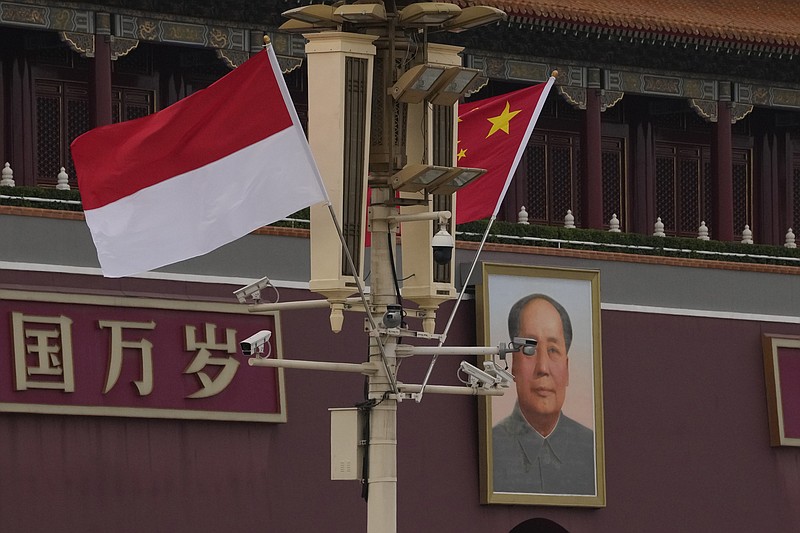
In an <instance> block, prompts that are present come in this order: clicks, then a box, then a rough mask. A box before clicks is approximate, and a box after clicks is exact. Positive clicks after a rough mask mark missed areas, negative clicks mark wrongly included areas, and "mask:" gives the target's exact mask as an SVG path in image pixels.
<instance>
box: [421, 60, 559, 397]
mask: <svg viewBox="0 0 800 533" xmlns="http://www.w3.org/2000/svg"><path fill="white" fill-rule="evenodd" d="M556 76H558V71H557V70H554V71H553V73H552V75H551V76H550V78H549V79H548V80H547V85H546V86H545V88H544V90H543V91H542V95H541V97H540V98H539V100H538V101H537V102H536V108H535V109H534V111H533V114H532V115H531V120H530V121H529V122H528V126H527V128H526V130H525V135H524V136H523V140H522V142H521V143H520V145H519V148H518V149H517V153H516V155H515V156H514V162H513V164H512V165H511V169H510V170H509V173H508V176H507V177H506V181H505V183H504V184H503V190H502V191H501V192H500V196H499V198H498V199H497V204H495V206H494V211H493V212H492V216H491V218H489V223H488V224H487V225H486V230H484V232H483V237H482V238H481V242H480V245H478V250H477V251H476V252H475V257H474V258H473V259H472V264H471V265H470V267H469V273H468V274H467V278H466V279H465V280H464V284H463V286H462V287H461V291H459V293H458V298H457V299H456V303H455V304H454V305H453V310H452V311H451V312H450V317H449V318H448V319H447V324H446V325H445V327H444V331H442V334H441V336H440V337H439V346H442V345H443V344H444V341H445V340H446V339H447V333H448V332H449V331H450V326H451V325H452V324H453V320H454V319H455V316H456V312H457V311H458V307H459V305H461V301H462V300H463V298H464V293H465V292H466V290H467V286H468V285H469V280H470V278H471V277H472V273H473V272H474V271H475V266H476V265H477V264H478V259H479V258H480V256H481V252H482V251H483V246H484V244H486V238H487V237H488V236H489V231H490V230H491V229H492V225H493V224H494V221H495V219H496V218H497V213H499V212H500V206H501V205H502V204H503V200H505V197H506V193H507V192H508V187H509V186H510V185H511V180H512V179H513V178H514V172H515V171H516V168H517V165H518V164H519V161H520V159H521V158H522V154H523V152H524V151H525V148H526V147H527V145H528V140H529V139H530V137H531V133H533V128H534V127H535V126H536V121H537V120H538V118H539V114H540V113H541V112H542V107H544V102H545V100H546V99H547V95H548V94H549V93H550V88H551V87H552V86H553V84H554V83H555V80H556ZM456 209H458V204H456ZM438 357H439V356H438V354H434V355H433V357H432V358H431V363H430V365H428V370H427V372H426V373H425V379H424V380H423V381H422V385H421V387H420V390H419V392H418V393H417V394H416V395H415V396H414V400H416V402H417V403H419V402H421V401H422V395H423V394H424V393H425V387H426V385H427V384H428V379H429V378H430V376H431V373H432V372H433V366H434V365H435V364H436V360H437V359H438Z"/></svg>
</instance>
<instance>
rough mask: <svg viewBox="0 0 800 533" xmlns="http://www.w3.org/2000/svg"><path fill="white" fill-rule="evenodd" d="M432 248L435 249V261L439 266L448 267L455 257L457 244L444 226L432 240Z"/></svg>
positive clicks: (440, 227)
mask: <svg viewBox="0 0 800 533" xmlns="http://www.w3.org/2000/svg"><path fill="white" fill-rule="evenodd" d="M431 247H432V248H433V260H434V261H435V262H436V264H437V265H446V264H448V263H449V262H450V259H452V257H453V248H454V247H455V242H454V240H453V236H452V235H450V233H448V232H447V230H446V229H445V228H444V225H442V226H439V231H437V232H436V235H434V236H433V238H432V239H431Z"/></svg>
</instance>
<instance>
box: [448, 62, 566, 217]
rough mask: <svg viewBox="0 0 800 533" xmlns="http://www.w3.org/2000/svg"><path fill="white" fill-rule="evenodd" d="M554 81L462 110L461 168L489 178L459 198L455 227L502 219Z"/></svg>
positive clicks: (477, 102) (461, 105) (461, 193)
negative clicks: (499, 216) (500, 215)
mask: <svg viewBox="0 0 800 533" xmlns="http://www.w3.org/2000/svg"><path fill="white" fill-rule="evenodd" d="M554 81H555V78H552V77H551V78H550V79H549V80H548V81H547V82H545V83H541V84H539V85H534V86H533V87H528V88H526V89H522V90H519V91H514V92H511V93H508V94H504V95H500V96H495V97H492V98H487V99H485V100H478V101H476V102H470V103H467V104H459V106H458V148H457V151H458V161H457V163H458V166H460V167H470V168H485V169H486V170H487V172H486V174H484V175H483V176H481V177H480V178H478V179H477V180H475V181H473V182H472V183H470V184H469V185H467V186H465V187H464V188H463V189H460V190H459V191H458V192H457V193H456V199H457V203H456V223H457V224H463V223H465V222H472V221H473V220H479V219H481V218H487V217H489V216H492V217H495V216H497V213H498V211H499V210H500V206H501V205H502V203H503V198H505V196H506V191H507V190H508V186H509V185H510V184H511V178H513V177H514V172H515V171H516V170H517V165H519V161H520V158H521V157H522V153H523V152H524V151H525V147H526V146H527V145H528V140H529V139H530V137H531V133H532V132H533V128H534V126H535V125H536V120H537V119H538V118H539V114H540V113H541V111H542V107H543V106H544V102H545V100H546V99H547V94H548V93H549V92H550V87H552V85H553V82H554Z"/></svg>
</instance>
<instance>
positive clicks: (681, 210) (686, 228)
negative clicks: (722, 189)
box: [656, 141, 753, 236]
mask: <svg viewBox="0 0 800 533" xmlns="http://www.w3.org/2000/svg"><path fill="white" fill-rule="evenodd" d="M656 154H657V155H656V216H659V217H661V221H662V222H663V223H664V229H665V230H666V231H667V232H669V233H673V234H676V235H684V236H696V235H697V229H698V227H699V226H700V222H706V224H707V225H709V224H710V223H711V221H712V218H711V217H712V209H713V202H714V201H715V199H714V191H713V190H712V187H711V178H712V176H711V150H710V148H709V147H708V146H703V147H698V146H690V145H684V144H679V143H670V142H666V141H659V142H658V143H656ZM732 155H733V176H732V179H733V218H734V229H735V230H736V231H738V232H741V230H742V229H743V228H744V225H745V224H750V221H751V219H752V205H753V187H752V170H751V162H750V161H751V159H750V151H749V150H747V149H734V150H733V153H732ZM712 231H714V230H713V228H712Z"/></svg>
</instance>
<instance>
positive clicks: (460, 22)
mask: <svg viewBox="0 0 800 533" xmlns="http://www.w3.org/2000/svg"><path fill="white" fill-rule="evenodd" d="M506 18H508V15H506V13H505V11H503V10H501V9H497V8H496V7H489V6H470V7H465V8H464V9H462V10H461V13H460V14H459V15H458V16H456V17H454V18H451V19H450V20H448V21H446V22H445V23H444V29H446V30H447V31H450V32H453V33H458V32H462V31H464V30H469V29H471V28H476V27H478V26H483V25H484V24H491V23H492V22H496V21H498V20H505V19H506Z"/></svg>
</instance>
